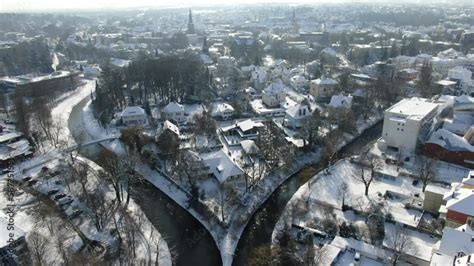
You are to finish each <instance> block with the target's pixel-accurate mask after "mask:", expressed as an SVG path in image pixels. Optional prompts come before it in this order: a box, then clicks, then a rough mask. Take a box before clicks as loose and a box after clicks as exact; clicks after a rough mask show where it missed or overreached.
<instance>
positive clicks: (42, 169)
mask: <svg viewBox="0 0 474 266" xmlns="http://www.w3.org/2000/svg"><path fill="white" fill-rule="evenodd" d="M48 170H49V168H48V167H47V166H43V167H41V172H46V171H48Z"/></svg>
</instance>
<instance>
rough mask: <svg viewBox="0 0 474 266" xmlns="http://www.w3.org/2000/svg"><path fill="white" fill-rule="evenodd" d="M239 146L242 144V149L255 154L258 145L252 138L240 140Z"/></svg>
mask: <svg viewBox="0 0 474 266" xmlns="http://www.w3.org/2000/svg"><path fill="white" fill-rule="evenodd" d="M240 146H242V149H243V150H244V152H245V153H246V154H257V153H258V151H259V150H258V147H257V144H255V141H253V140H250V139H249V140H242V141H241V142H240Z"/></svg>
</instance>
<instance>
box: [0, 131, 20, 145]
mask: <svg viewBox="0 0 474 266" xmlns="http://www.w3.org/2000/svg"><path fill="white" fill-rule="evenodd" d="M20 136H21V135H20V134H18V133H16V132H10V133H7V134H3V135H0V143H3V142H7V141H10V140H12V139H15V138H18V137H20Z"/></svg>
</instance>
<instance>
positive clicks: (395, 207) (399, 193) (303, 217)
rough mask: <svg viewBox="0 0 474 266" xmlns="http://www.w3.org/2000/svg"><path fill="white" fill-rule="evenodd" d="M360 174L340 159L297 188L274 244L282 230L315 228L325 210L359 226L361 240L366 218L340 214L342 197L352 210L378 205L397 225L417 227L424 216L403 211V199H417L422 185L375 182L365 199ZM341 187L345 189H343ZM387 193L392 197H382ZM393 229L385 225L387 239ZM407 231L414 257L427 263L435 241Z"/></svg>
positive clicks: (400, 179)
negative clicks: (425, 260) (414, 245)
mask: <svg viewBox="0 0 474 266" xmlns="http://www.w3.org/2000/svg"><path fill="white" fill-rule="evenodd" d="M369 171H370V170H369V169H365V174H370V173H369ZM360 175H361V167H360V166H359V165H357V164H353V163H351V162H350V160H349V159H343V160H340V161H338V162H337V163H336V164H334V165H332V166H331V167H329V168H327V169H326V170H324V171H321V172H319V173H318V174H316V175H315V176H314V177H312V178H311V179H310V180H309V181H308V182H307V183H306V184H305V185H303V186H301V187H300V188H299V189H298V191H297V192H296V193H295V194H294V195H293V197H292V198H291V200H290V201H289V202H288V204H287V206H286V207H285V211H284V213H283V214H282V216H281V218H280V220H279V221H278V223H277V225H276V227H275V230H274V232H273V234H272V240H273V243H275V241H276V236H277V235H278V234H279V232H280V231H281V230H283V228H285V227H286V228H287V227H288V226H291V224H298V225H302V226H308V227H314V225H315V224H314V222H315V221H318V220H319V221H322V220H324V219H326V218H327V217H328V213H327V212H328V210H330V212H331V213H333V215H335V217H336V221H337V223H338V224H341V223H342V222H347V223H351V224H354V225H355V226H356V227H358V228H359V230H360V231H361V237H362V238H364V236H363V233H362V232H364V231H365V232H366V231H367V230H368V228H367V225H366V220H365V218H364V217H363V216H360V215H356V214H355V213H354V212H353V211H350V210H349V211H345V212H343V211H342V205H343V198H344V204H345V205H346V206H349V207H351V208H353V209H355V210H358V211H362V212H366V211H369V210H370V208H371V206H374V205H377V206H381V207H382V209H381V210H382V212H383V213H384V214H389V213H390V214H391V215H392V217H393V220H395V221H396V222H398V223H402V224H406V225H409V226H410V227H417V225H418V223H419V221H420V219H421V217H422V215H423V213H422V212H421V211H419V210H416V209H412V208H405V203H406V199H413V198H417V197H415V194H416V195H422V194H423V193H422V188H421V184H418V185H417V186H414V185H413V183H412V181H413V180H412V179H411V178H408V177H400V176H399V177H397V178H396V179H395V180H389V179H375V180H374V181H373V182H372V184H371V185H370V188H369V194H368V196H365V195H364V191H365V186H364V184H363V183H362V182H361V181H360V180H359V179H358V177H359V176H360ZM343 184H345V186H346V189H345V190H344V189H343V186H344V185H343ZM386 192H389V193H390V194H391V196H390V197H384V195H386ZM421 197H422V196H421ZM392 227H393V225H392V224H390V223H386V226H385V232H386V236H387V235H390V233H391V232H390V230H392V229H393V228H392ZM408 232H409V235H410V238H412V242H414V243H415V244H416V245H417V246H418V247H419V249H420V251H419V252H418V253H417V254H416V255H417V256H419V257H422V258H423V259H426V258H427V257H428V258H427V259H428V261H429V256H430V255H431V249H432V248H431V247H433V245H434V244H435V243H436V241H437V240H438V239H437V238H434V237H432V236H430V235H428V234H424V233H420V232H417V231H414V230H408Z"/></svg>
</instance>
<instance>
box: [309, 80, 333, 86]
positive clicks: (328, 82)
mask: <svg viewBox="0 0 474 266" xmlns="http://www.w3.org/2000/svg"><path fill="white" fill-rule="evenodd" d="M311 83H314V84H318V85H337V84H338V83H337V81H335V80H334V79H314V80H311Z"/></svg>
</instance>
